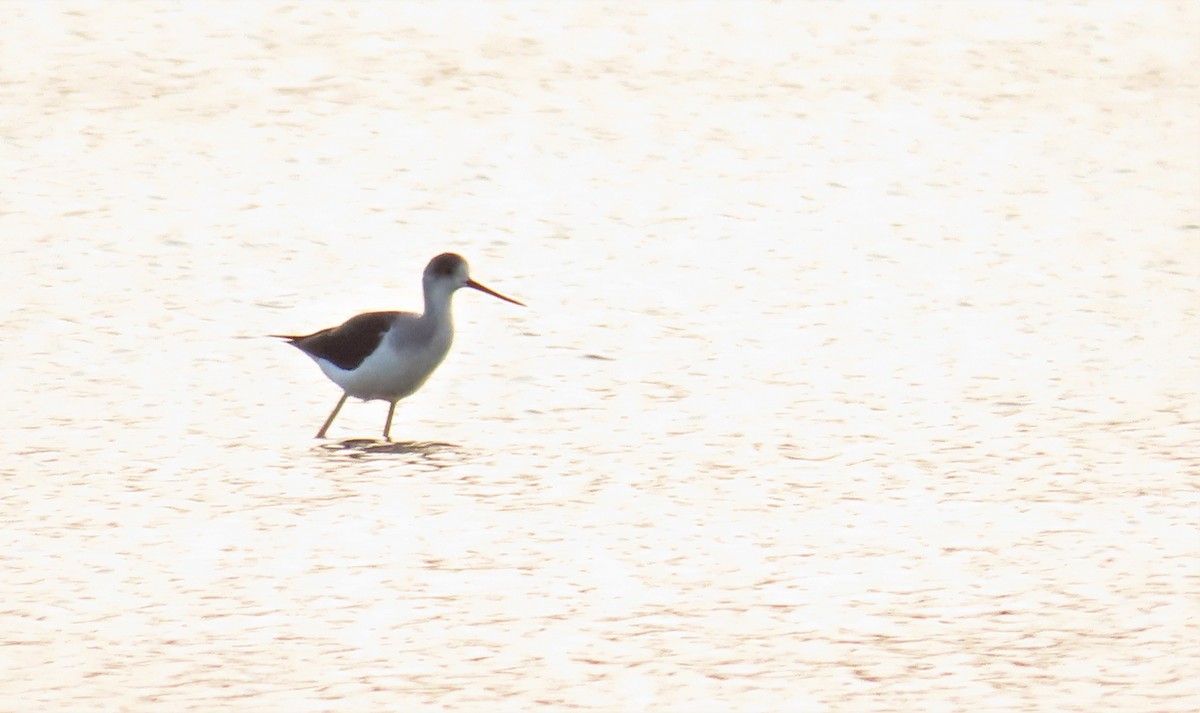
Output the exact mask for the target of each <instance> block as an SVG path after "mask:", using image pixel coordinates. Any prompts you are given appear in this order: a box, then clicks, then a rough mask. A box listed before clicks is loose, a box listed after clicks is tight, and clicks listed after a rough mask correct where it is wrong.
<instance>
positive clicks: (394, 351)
mask: <svg viewBox="0 0 1200 713" xmlns="http://www.w3.org/2000/svg"><path fill="white" fill-rule="evenodd" d="M452 336H453V335H452V333H451V332H450V331H449V330H445V331H444V332H442V333H436V334H434V335H433V338H432V339H429V340H426V341H421V342H420V343H417V344H414V343H413V342H408V343H404V342H403V341H400V340H396V339H394V338H393V335H392V334H390V333H389V334H387V335H385V336H384V338H383V343H382V344H381V348H379V349H376V350H375V351H374V352H373V353H372V354H371V355H370V356H368V357H367V358H366V359H364V360H363V362H362V363H361V364H359V365H358V368H357V369H354V370H347V369H343V368H341V367H339V366H337V365H336V364H334V363H332V362H329V361H326V360H324V359H317V360H316V362H317V365H318V366H320V367H321V371H323V372H325V376H328V377H329V379H330V380H331V381H333V383H335V384H337V385H338V386H340V387H342V389H343V390H344V391H345V392H346V393H348V394H350V395H351V396H353V397H355V398H359V399H363V400H371V399H383V400H384V401H397V400H399V399H402V398H404V397H406V396H409V395H410V394H412V393H413V392H414V391H416V390H417V389H419V388H421V385H422V384H424V383H425V381H426V380H427V379H428V378H429V376H430V375H431V374H433V370H434V369H436V368H437V366H438V364H441V363H442V360H443V359H445V358H446V353H447V352H449V351H450V341H451V338H452Z"/></svg>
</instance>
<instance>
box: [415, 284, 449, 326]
mask: <svg viewBox="0 0 1200 713" xmlns="http://www.w3.org/2000/svg"><path fill="white" fill-rule="evenodd" d="M453 297H454V290H446V289H442V288H440V287H439V286H437V285H434V286H430V287H427V288H426V289H425V312H424V314H422V315H421V319H423V320H426V321H429V322H433V323H437V324H440V323H443V322H444V323H446V324H450V322H451V319H450V301H451V298H453Z"/></svg>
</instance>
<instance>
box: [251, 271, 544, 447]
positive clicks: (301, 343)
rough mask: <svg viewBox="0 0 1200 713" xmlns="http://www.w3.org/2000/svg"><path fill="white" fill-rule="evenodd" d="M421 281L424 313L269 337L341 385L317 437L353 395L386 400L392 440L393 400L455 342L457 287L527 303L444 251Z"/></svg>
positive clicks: (424, 376)
mask: <svg viewBox="0 0 1200 713" xmlns="http://www.w3.org/2000/svg"><path fill="white" fill-rule="evenodd" d="M421 284H422V286H423V287H424V292H425V311H424V312H423V313H421V314H414V313H412V312H366V313H364V314H359V315H355V316H354V317H351V318H350V319H348V320H346V321H345V322H343V323H342V324H341V325H339V326H337V327H330V328H328V329H322V330H320V331H318V332H313V333H312V334H306V335H303V336H293V335H287V334H272V335H270V336H272V337H275V338H278V339H283V340H285V341H286V342H287V343H288V344H291V345H292V346H294V347H296V348H297V349H299V350H300V351H302V352H304V353H305V354H307V355H308V356H309V357H311V358H312V360H313V361H315V362H316V363H317V366H319V367H320V368H321V371H322V372H324V373H325V376H327V377H329V380H330V381H332V382H333V383H335V384H337V385H338V386H339V387H341V389H342V396H341V398H340V399H338V402H337V405H336V406H334V407H333V411H332V412H330V414H329V418H327V419H325V424H324V425H322V426H321V430H320V431H317V436H316V437H317V438H324V437H325V433H326V432H327V431H328V430H329V426H330V424H332V423H333V419H335V418H337V415H338V412H339V411H341V410H342V406H343V405H344V404H345V403H346V399H348V398H350V397H351V396H353V397H355V398H358V399H362V400H364V401H372V400H383V401H387V402H388V403H389V405H388V414H387V420H386V421H385V422H384V424H383V438H384V440H386V441H391V440H392V438H391V430H392V414H393V413H394V412H395V410H396V403H397V402H399V401H400V400H401V399H403V398H405V397H407V396H411V395H412V394H413V393H415V392H416V391H417V389H419V388H421V386H422V385H423V384H424V383H425V381H426V380H428V379H429V377H430V375H431V374H433V371H434V370H435V369H437V367H438V365H439V364H441V363H442V360H444V359H445V358H446V354H447V353H448V352H449V351H450V344H451V342H452V341H453V340H454V322H453V319H452V318H451V314H450V302H451V299H452V298H453V297H454V293H455V292H456V291H458V290H459V289H460V288H463V287H469V288H471V289H474V290H478V291H480V292H483V293H485V294H489V295H491V296H493V297H498V298H499V299H502V300H504V301H505V302H511V303H513V304H515V305H520V306H522V307H524V306H525V304H524V303H523V302H518V301H517V300H514V299H513V298H511V297H505V296H504V295H502V294H500V293H499V292H496V291H495V290H492V289H490V288H487V287H484V286H483V285H481V284H479V283H478V282H476V281H474V280H472V279H471V276H470V273H469V272H468V269H467V261H466V260H464V259H463V257H462V256H461V255H458V254H456V253H442V254H441V255H438V256H437V257H435V258H433V259H432V260H430V261H429V264H428V265H426V266H425V272H424V274H423V276H422V278H421Z"/></svg>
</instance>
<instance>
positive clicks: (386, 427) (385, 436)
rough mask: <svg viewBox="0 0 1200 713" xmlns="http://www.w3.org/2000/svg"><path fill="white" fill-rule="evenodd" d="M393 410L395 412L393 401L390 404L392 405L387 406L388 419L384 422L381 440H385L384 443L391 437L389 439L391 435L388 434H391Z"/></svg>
mask: <svg viewBox="0 0 1200 713" xmlns="http://www.w3.org/2000/svg"><path fill="white" fill-rule="evenodd" d="M395 410H396V402H395V401H393V402H392V403H391V404H390V405H389V406H388V417H387V421H385V422H384V424H383V440H385V441H391V440H392V437H391V435H390V434H391V432H392V412H393V411H395Z"/></svg>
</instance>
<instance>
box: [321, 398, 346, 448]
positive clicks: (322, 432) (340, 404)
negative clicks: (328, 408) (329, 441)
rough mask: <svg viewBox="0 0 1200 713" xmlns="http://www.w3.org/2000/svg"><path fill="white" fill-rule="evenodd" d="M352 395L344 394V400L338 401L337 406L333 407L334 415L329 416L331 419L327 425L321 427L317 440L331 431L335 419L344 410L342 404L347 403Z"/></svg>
mask: <svg viewBox="0 0 1200 713" xmlns="http://www.w3.org/2000/svg"><path fill="white" fill-rule="evenodd" d="M349 397H350V394H346V393H343V394H342V398H340V399H338V402H337V406H334V407H333V413H331V414H329V418H327V419H325V425H324V426H321V430H320V431H317V438H324V437H325V432H326V431H328V430H329V424H331V423H333V419H335V418H337V415H338V411H341V410H342V404H344V403H346V399H347V398H349Z"/></svg>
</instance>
